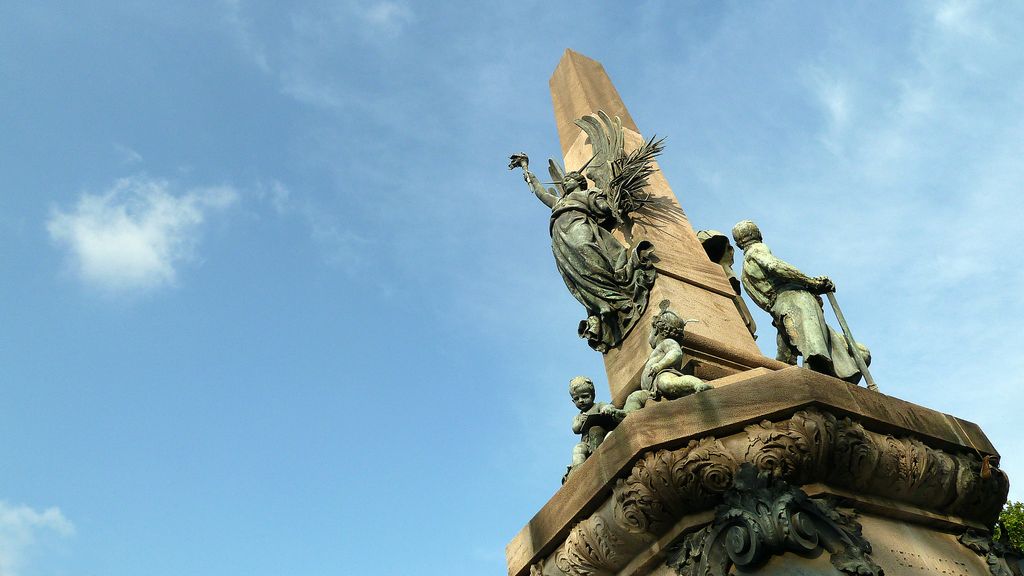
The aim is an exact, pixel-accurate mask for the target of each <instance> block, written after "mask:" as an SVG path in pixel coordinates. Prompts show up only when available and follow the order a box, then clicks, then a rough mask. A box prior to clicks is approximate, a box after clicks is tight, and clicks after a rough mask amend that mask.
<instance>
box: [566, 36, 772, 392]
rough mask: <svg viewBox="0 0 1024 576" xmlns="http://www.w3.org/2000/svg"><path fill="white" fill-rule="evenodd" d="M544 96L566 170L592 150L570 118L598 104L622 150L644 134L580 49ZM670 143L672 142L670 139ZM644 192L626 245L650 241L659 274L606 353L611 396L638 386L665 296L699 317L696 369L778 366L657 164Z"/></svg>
mask: <svg viewBox="0 0 1024 576" xmlns="http://www.w3.org/2000/svg"><path fill="white" fill-rule="evenodd" d="M550 85H551V97H552V100H553V102H554V107H555V122H556V124H557V126H558V137H559V140H560V141H561V145H562V155H563V157H564V160H565V167H566V170H573V169H576V168H578V167H580V166H582V165H583V164H584V163H585V162H586V161H587V160H588V159H589V158H590V155H591V148H590V145H589V144H588V142H587V135H586V133H584V132H583V131H582V130H581V129H580V128H579V126H577V125H576V124H575V123H574V122H575V120H576V119H577V118H581V117H582V116H584V115H586V114H594V113H596V112H597V111H598V110H602V111H604V112H605V113H607V114H609V115H611V116H618V117H619V118H620V119H621V120H622V127H623V132H624V135H625V142H626V151H627V152H629V151H630V150H632V149H635V148H636V147H638V146H639V145H640V144H641V143H642V142H643V140H644V137H643V136H642V135H641V134H640V130H639V129H638V128H637V126H636V123H635V122H634V121H633V118H632V116H630V114H629V111H628V110H627V109H626V106H625V104H623V102H622V99H621V98H620V97H619V93H618V91H616V90H615V86H613V85H612V82H611V80H610V79H609V77H608V74H607V73H605V70H604V67H603V66H601V64H600V63H599V62H597V61H595V60H592V59H590V58H587V57H586V56H583V55H582V54H579V53H577V52H573V51H572V50H566V51H565V54H564V55H563V56H562V60H561V62H559V63H558V67H557V68H556V69H555V73H554V74H553V75H552V76H551V82H550ZM670 144H671V143H670ZM649 182H650V184H649V186H648V192H650V194H651V196H652V197H653V198H655V199H656V204H657V205H658V206H659V209H658V210H657V211H656V212H654V211H651V212H648V213H647V214H641V216H640V217H638V218H637V219H636V220H635V223H634V225H633V226H632V229H631V230H630V231H629V233H630V236H631V238H626V239H625V240H626V241H627V242H626V243H627V244H635V243H636V242H638V241H640V240H648V241H650V242H652V243H653V244H654V247H655V252H656V255H657V259H658V261H657V263H656V265H655V267H656V269H657V271H658V275H659V277H658V280H657V282H656V283H655V285H654V290H653V291H652V293H651V295H650V299H649V301H650V302H651V304H652V305H650V306H648V308H647V312H646V313H645V314H644V316H643V317H642V318H641V319H640V321H639V322H638V323H637V326H636V327H635V328H634V329H633V331H632V332H630V334H629V335H628V336H627V337H626V339H625V340H624V341H623V343H622V345H621V346H619V347H618V348H613V349H612V350H610V351H609V352H608V353H607V354H605V369H606V371H607V373H608V385H609V387H610V388H611V395H612V400H613V402H615V403H616V404H618V405H620V406H621V405H622V402H623V401H624V400H625V397H626V395H628V394H629V392H631V391H633V390H635V389H636V388H637V387H638V385H639V380H640V369H641V368H642V367H643V364H644V360H643V359H646V357H647V355H648V354H649V353H650V347H649V346H648V344H647V328H646V327H647V326H650V321H651V318H652V317H653V315H654V314H656V313H657V303H658V302H660V301H661V300H663V299H668V300H670V301H671V303H672V308H673V310H674V311H676V312H677V313H679V314H681V315H682V316H683V317H685V318H696V319H697V320H699V322H698V323H693V324H690V325H689V326H687V331H688V332H689V333H690V334H689V335H688V340H687V342H686V347H687V352H688V353H689V354H690V355H691V356H692V357H693V358H695V359H696V360H697V361H698V362H699V363H700V366H701V369H700V370H701V371H700V372H699V373H698V375H699V376H702V377H704V378H706V379H707V378H714V377H721V376H725V375H728V374H732V373H736V372H740V371H744V370H747V369H750V368H757V367H768V368H781V367H782V366H780V365H779V364H778V363H776V362H775V361H774V360H770V359H768V358H765V357H764V356H763V355H762V354H761V352H760V351H759V350H758V347H757V345H756V344H755V342H754V338H753V337H752V336H751V334H750V332H749V331H748V329H747V327H746V324H745V323H744V321H743V318H742V317H741V316H740V314H739V312H738V311H737V309H736V306H735V304H734V303H733V298H734V297H735V292H734V290H733V287H732V285H730V284H729V279H728V278H727V277H726V275H725V273H724V272H723V270H722V267H721V266H719V265H718V264H716V263H714V262H712V261H711V260H709V259H708V256H707V254H706V253H705V251H704V248H703V247H702V246H701V244H700V241H698V240H697V234H696V232H694V229H693V227H692V226H691V225H690V222H689V220H688V219H687V217H686V213H685V212H683V209H682V208H681V206H680V204H679V200H678V198H677V197H676V195H675V194H674V193H673V191H672V188H671V187H670V186H669V184H668V181H667V180H666V179H665V177H664V175H663V174H662V173H661V171H660V170H658V171H656V172H655V173H654V174H653V175H652V176H651V178H650V180H649ZM619 235H620V236H621V235H622V232H621V231H620V232H619Z"/></svg>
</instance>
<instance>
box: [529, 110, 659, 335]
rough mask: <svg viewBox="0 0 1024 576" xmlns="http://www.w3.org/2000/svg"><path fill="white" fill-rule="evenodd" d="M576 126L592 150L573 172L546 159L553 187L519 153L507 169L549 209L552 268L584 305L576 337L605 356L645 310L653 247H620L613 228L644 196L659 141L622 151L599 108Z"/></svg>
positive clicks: (612, 122) (616, 130) (615, 123)
mask: <svg viewBox="0 0 1024 576" xmlns="http://www.w3.org/2000/svg"><path fill="white" fill-rule="evenodd" d="M576 124H577V125H578V126H579V127H580V128H582V129H583V130H584V131H585V132H586V133H587V136H588V137H589V141H590V144H591V147H592V149H593V154H594V155H593V157H592V158H591V159H590V160H589V161H588V162H587V163H586V164H585V165H584V166H583V167H581V168H580V169H579V170H578V171H571V172H568V173H563V172H562V169H561V168H560V167H559V166H558V164H556V163H555V161H554V160H548V171H549V173H550V175H551V178H552V183H553V184H554V185H555V186H556V188H545V187H544V184H543V183H542V182H541V181H540V179H538V178H537V176H535V175H534V174H533V173H532V172H530V170H529V158H527V156H526V155H525V154H514V155H512V157H511V161H510V163H509V169H515V168H517V167H521V168H522V169H523V178H524V179H525V180H526V183H527V184H529V186H530V189H531V190H532V191H533V193H534V194H535V195H536V196H537V198H538V199H540V201H541V202H543V203H544V204H545V205H547V206H548V207H549V208H551V222H550V227H549V229H550V232H551V251H552V252H553V253H554V256H555V266H557V267H558V272H559V273H560V274H561V275H562V279H563V280H564V281H565V285H566V287H567V288H568V289H569V292H570V293H571V294H572V295H573V297H574V298H576V300H577V301H579V303H580V304H582V305H583V307H584V308H586V310H587V318H586V320H582V321H581V322H580V324H579V335H580V337H581V338H585V339H586V340H587V342H588V343H589V344H590V346H591V347H592V348H594V349H595V350H597V351H599V352H602V353H604V352H607V351H608V350H610V349H612V348H614V347H616V346H618V345H619V344H621V343H622V340H623V339H624V338H625V337H626V335H627V334H629V331H630V329H631V328H632V327H633V325H634V324H636V322H637V321H638V320H639V319H640V316H641V315H642V314H643V313H644V310H645V309H646V308H647V300H648V294H649V292H650V290H651V287H652V286H653V285H654V279H655V274H656V273H655V270H654V264H653V262H652V260H651V256H652V254H653V251H654V246H653V245H652V244H651V243H650V242H647V241H640V242H637V243H636V245H634V246H632V247H631V248H627V247H626V246H623V244H622V243H621V242H619V240H618V239H616V238H615V236H614V235H612V231H613V230H614V229H615V227H616V226H618V225H619V224H622V223H623V222H625V221H627V220H628V218H629V214H630V213H632V212H635V211H636V210H638V209H640V208H641V207H642V206H643V205H644V204H645V203H646V202H647V201H648V197H647V196H646V195H645V193H644V188H645V187H646V185H647V177H648V176H649V175H650V174H651V173H652V172H653V171H654V168H653V166H652V161H653V160H654V157H656V156H657V155H658V154H660V153H661V150H662V147H663V146H662V143H663V141H662V140H654V139H653V138H652V139H651V140H650V141H648V142H646V143H644V144H643V145H642V146H641V147H640V148H639V149H637V150H636V151H635V152H633V153H631V154H628V155H627V154H626V153H625V150H624V148H623V133H622V123H621V121H620V120H619V118H617V117H616V118H614V119H613V118H610V117H609V116H608V115H607V114H605V113H604V112H598V113H597V116H596V117H595V116H591V115H587V116H584V117H583V118H580V119H579V120H577V121H576ZM584 172H585V175H584ZM588 177H589V179H590V180H592V181H593V182H594V185H591V184H590V182H589V181H588Z"/></svg>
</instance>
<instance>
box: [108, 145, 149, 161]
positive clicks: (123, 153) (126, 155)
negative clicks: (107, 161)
mask: <svg viewBox="0 0 1024 576" xmlns="http://www.w3.org/2000/svg"><path fill="white" fill-rule="evenodd" d="M114 151H115V152H116V153H117V156H118V159H120V161H121V163H122V164H126V165H131V164H138V163H140V162H142V154H139V153H138V151H136V150H134V149H132V148H129V147H128V146H125V145H123V144H117V143H115V144H114Z"/></svg>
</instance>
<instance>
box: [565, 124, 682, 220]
mask: <svg viewBox="0 0 1024 576" xmlns="http://www.w3.org/2000/svg"><path fill="white" fill-rule="evenodd" d="M576 125H577V126H579V127H580V128H582V129H583V131H584V132H586V133H587V139H588V140H589V141H590V147H591V148H592V149H593V152H594V156H593V158H591V159H590V161H589V162H588V163H587V166H589V169H588V170H587V176H588V177H590V179H591V180H593V181H594V183H596V184H597V187H598V188H600V189H602V190H604V191H605V192H606V193H607V194H608V201H609V203H610V204H611V206H612V211H613V212H614V213H615V218H616V219H617V220H618V221H619V223H622V222H623V221H624V220H625V218H626V216H627V215H628V214H629V213H630V212H635V211H636V210H638V209H640V208H641V207H642V206H643V205H644V204H645V203H647V202H648V200H649V195H648V194H647V193H646V192H645V190H644V189H645V188H646V187H647V178H648V177H649V176H650V175H651V174H653V173H654V165H653V162H654V159H655V158H656V157H657V156H658V155H659V154H661V152H662V150H663V149H664V147H665V146H664V143H665V139H664V138H662V139H660V140H656V139H655V138H651V139H650V140H648V141H647V142H644V143H643V144H642V145H641V146H640V147H639V148H637V149H636V150H634V151H633V152H631V153H630V154H626V151H625V148H624V144H625V139H624V137H623V134H622V121H621V120H620V119H619V118H618V117H617V116H616V117H615V118H614V119H613V118H611V117H609V116H608V115H607V114H605V113H604V112H602V111H600V110H599V111H598V112H597V117H594V116H591V115H587V116H584V117H583V118H580V119H579V120H577V121H576ZM581 170H582V169H581Z"/></svg>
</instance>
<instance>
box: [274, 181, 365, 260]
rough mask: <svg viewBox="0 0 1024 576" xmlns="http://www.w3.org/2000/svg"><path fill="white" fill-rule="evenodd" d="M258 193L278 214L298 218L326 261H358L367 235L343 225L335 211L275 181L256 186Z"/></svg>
mask: <svg viewBox="0 0 1024 576" xmlns="http://www.w3.org/2000/svg"><path fill="white" fill-rule="evenodd" d="M258 196H259V198H260V199H261V200H262V201H264V202H266V203H268V204H270V206H271V207H272V208H273V210H274V212H275V213H276V214H277V215H278V216H284V217H294V218H297V219H298V220H300V221H301V222H302V223H303V224H304V225H305V227H306V228H307V230H308V231H309V235H310V237H311V238H312V239H313V241H314V242H316V243H317V244H318V245H319V246H320V247H321V248H322V250H323V254H324V259H325V260H326V262H327V263H328V264H332V265H351V264H355V263H356V262H358V261H359V251H360V249H361V248H362V246H363V245H365V244H366V243H367V241H366V239H365V238H363V237H361V236H360V235H358V234H356V233H355V232H353V231H352V230H351V228H350V227H348V226H345V224H344V223H343V222H342V221H341V219H340V218H339V217H338V216H336V215H335V214H333V213H331V212H329V211H326V210H323V209H322V208H320V207H318V206H317V205H316V204H314V203H313V202H312V201H311V200H310V199H309V198H308V197H306V198H300V197H297V196H296V195H295V194H292V191H291V190H290V189H289V188H288V187H287V186H285V185H284V184H283V183H281V182H278V181H274V182H272V183H271V184H270V185H269V186H261V187H259V193H258Z"/></svg>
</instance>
